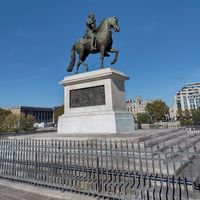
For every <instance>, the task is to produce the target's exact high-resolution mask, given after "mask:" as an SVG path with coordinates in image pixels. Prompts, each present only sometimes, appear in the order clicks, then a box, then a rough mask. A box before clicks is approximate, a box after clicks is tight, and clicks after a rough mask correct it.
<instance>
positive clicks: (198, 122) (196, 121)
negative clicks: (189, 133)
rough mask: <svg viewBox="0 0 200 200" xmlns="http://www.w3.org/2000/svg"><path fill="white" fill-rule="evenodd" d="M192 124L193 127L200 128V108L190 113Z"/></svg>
mask: <svg viewBox="0 0 200 200" xmlns="http://www.w3.org/2000/svg"><path fill="white" fill-rule="evenodd" d="M192 122H193V125H194V126H200V108H198V109H197V110H193V111H192Z"/></svg>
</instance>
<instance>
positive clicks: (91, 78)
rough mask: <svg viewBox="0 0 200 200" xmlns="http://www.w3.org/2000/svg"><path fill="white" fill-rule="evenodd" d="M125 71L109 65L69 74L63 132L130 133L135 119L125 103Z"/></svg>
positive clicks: (60, 122)
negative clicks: (103, 67)
mask: <svg viewBox="0 0 200 200" xmlns="http://www.w3.org/2000/svg"><path fill="white" fill-rule="evenodd" d="M128 79H129V78H128V77H127V76H125V74H124V73H122V72H120V71H117V70H115V69H112V68H106V69H101V70H96V71H91V72H86V73H82V74H77V75H72V76H68V77H65V78H64V79H63V80H62V81H61V84H62V85H63V86H64V114H63V115H62V116H61V117H59V120H58V133H59V134H115V133H118V134H119V133H120V134H123V133H125V134H130V133H133V132H134V120H133V116H132V114H131V113H129V112H127V111H126V106H125V85H124V83H125V81H126V80H128Z"/></svg>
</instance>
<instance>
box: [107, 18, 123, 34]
mask: <svg viewBox="0 0 200 200" xmlns="http://www.w3.org/2000/svg"><path fill="white" fill-rule="evenodd" d="M108 21H109V23H110V27H111V28H113V29H114V31H115V32H119V31H120V27H119V23H118V19H117V17H115V16H114V17H110V18H108Z"/></svg>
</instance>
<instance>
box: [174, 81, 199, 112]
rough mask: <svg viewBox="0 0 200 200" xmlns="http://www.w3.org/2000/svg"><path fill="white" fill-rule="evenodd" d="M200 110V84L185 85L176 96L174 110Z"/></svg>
mask: <svg viewBox="0 0 200 200" xmlns="http://www.w3.org/2000/svg"><path fill="white" fill-rule="evenodd" d="M198 108H200V82H198V83H190V84H187V85H185V86H184V87H183V88H182V89H181V90H179V91H178V92H177V93H176V95H175V96H174V110H175V112H176V114H177V113H178V110H181V111H185V110H196V109H198Z"/></svg>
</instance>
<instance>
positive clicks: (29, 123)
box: [19, 114, 35, 132]
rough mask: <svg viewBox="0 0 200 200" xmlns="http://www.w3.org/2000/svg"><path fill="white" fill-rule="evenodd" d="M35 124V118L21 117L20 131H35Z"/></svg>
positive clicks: (29, 116)
mask: <svg viewBox="0 0 200 200" xmlns="http://www.w3.org/2000/svg"><path fill="white" fill-rule="evenodd" d="M34 123H35V118H34V117H33V116H32V115H27V116H26V115H24V114H21V115H20V127H19V131H20V132H23V131H32V130H34V128H33V124H34Z"/></svg>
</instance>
